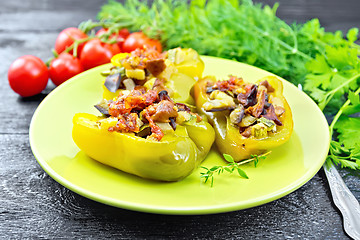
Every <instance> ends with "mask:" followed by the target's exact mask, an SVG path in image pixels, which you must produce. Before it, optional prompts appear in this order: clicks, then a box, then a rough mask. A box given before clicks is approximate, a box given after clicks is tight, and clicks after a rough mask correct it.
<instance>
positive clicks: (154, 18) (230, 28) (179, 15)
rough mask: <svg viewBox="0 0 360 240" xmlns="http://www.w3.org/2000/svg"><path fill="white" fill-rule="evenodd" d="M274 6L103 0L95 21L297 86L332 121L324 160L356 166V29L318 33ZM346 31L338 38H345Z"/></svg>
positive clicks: (315, 24) (213, 0)
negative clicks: (105, 0) (287, 20)
mask: <svg viewBox="0 0 360 240" xmlns="http://www.w3.org/2000/svg"><path fill="white" fill-rule="evenodd" d="M277 7H278V5H277V4H275V5H274V7H272V8H271V7H269V6H267V5H265V6H263V5H261V4H254V3H253V2H252V1H251V0H242V1H238V0H208V1H205V0H193V1H191V2H190V3H189V4H188V3H187V1H180V0H155V1H153V3H151V4H150V5H149V4H148V3H147V2H146V1H145V2H143V1H139V0H127V1H125V3H118V2H115V1H110V2H109V3H107V4H105V5H104V6H103V7H102V9H101V11H100V12H99V14H98V18H99V20H100V22H103V23H105V24H109V25H114V24H120V25H121V26H126V27H128V28H129V29H130V30H133V31H138V30H142V31H143V32H145V33H146V34H147V35H149V36H150V37H153V38H158V39H160V40H161V41H162V43H163V44H164V46H166V48H174V47H178V46H181V47H191V48H194V49H196V50H197V51H198V52H199V53H200V54H204V55H212V56H217V57H222V58H228V59H233V60H237V61H240V62H246V63H248V64H251V65H254V66H257V67H260V68H263V69H265V70H268V71H270V72H273V73H275V74H277V75H279V76H281V77H283V78H285V79H287V80H289V81H290V82H292V83H294V84H295V85H298V84H302V85H303V86H304V90H305V91H306V93H307V94H308V95H309V96H311V97H312V98H313V99H314V100H315V101H316V102H317V103H318V105H319V107H320V109H321V110H323V112H324V114H325V115H326V116H328V117H329V118H330V119H333V120H332V122H331V124H330V127H329V131H330V133H331V135H332V137H333V140H332V141H331V144H330V151H329V155H328V160H332V162H333V163H335V164H337V165H338V164H339V165H341V167H349V168H352V169H360V137H358V135H359V132H360V117H359V112H360V100H359V92H360V80H359V79H360V60H359V53H360V46H359V45H357V44H356V43H355V41H357V35H358V29H356V28H353V29H350V30H349V31H348V33H347V34H346V36H343V33H342V32H340V31H337V32H335V33H332V32H325V31H324V29H323V28H322V27H321V26H320V23H319V21H318V20H317V19H313V20H311V21H309V22H307V23H305V24H292V25H288V24H286V23H285V22H284V21H282V20H281V19H280V18H278V17H276V10H277ZM345 37H346V38H345Z"/></svg>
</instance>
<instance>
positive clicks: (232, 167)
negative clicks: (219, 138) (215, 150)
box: [200, 152, 270, 187]
mask: <svg viewBox="0 0 360 240" xmlns="http://www.w3.org/2000/svg"><path fill="white" fill-rule="evenodd" d="M268 154H270V152H267V153H264V154H262V155H259V156H258V155H251V158H249V159H246V160H243V161H241V162H235V161H234V159H233V157H232V156H231V155H229V154H223V156H224V158H225V160H226V161H227V162H229V164H228V165H226V166H221V165H216V166H213V167H211V168H207V167H204V166H201V168H202V169H205V170H206V172H202V173H200V178H204V179H205V180H204V182H205V183H207V182H208V181H209V180H210V183H211V187H213V186H214V175H216V174H217V175H220V174H221V173H224V172H228V173H233V172H235V171H236V172H237V173H238V174H239V176H240V177H243V178H246V179H248V178H249V177H248V176H247V175H246V173H245V172H244V170H242V169H241V168H240V167H239V166H240V165H243V164H245V163H249V162H252V161H253V162H254V165H255V167H256V166H257V164H258V162H259V160H264V159H265V158H266V156H267V155H268Z"/></svg>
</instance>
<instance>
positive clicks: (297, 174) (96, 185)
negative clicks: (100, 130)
mask: <svg viewBox="0 0 360 240" xmlns="http://www.w3.org/2000/svg"><path fill="white" fill-rule="evenodd" d="M203 60H204V62H205V66H206V67H205V73H204V76H205V75H215V76H217V77H219V78H225V77H227V76H228V75H229V74H232V75H238V76H242V77H243V78H244V79H245V81H254V80H257V79H259V78H262V77H264V76H267V75H273V74H271V73H269V72H266V71H264V70H261V69H258V68H256V67H253V66H249V65H246V64H243V63H239V62H235V61H230V60H225V59H220V58H214V57H203ZM109 66H110V65H103V66H100V67H97V68H94V69H91V70H89V71H86V72H84V73H82V74H79V75H77V76H76V77H74V78H72V79H71V80H69V81H67V82H66V83H64V84H62V85H61V86H59V87H57V88H56V89H55V90H54V91H52V92H51V93H50V94H49V95H48V96H47V97H46V98H45V99H44V101H43V102H42V103H41V104H40V105H39V107H38V108H37V110H36V112H35V114H34V116H33V118H32V121H31V125H30V144H31V148H32V151H33V153H34V156H35V157H36V159H37V160H38V162H39V164H40V165H41V167H42V168H43V169H44V170H45V171H46V172H47V173H48V174H49V175H50V176H51V177H52V178H54V179H55V180H56V181H57V182H59V183H60V184H62V185H63V186H65V187H67V188H69V189H70V190H72V191H74V192H76V193H78V194H80V195H82V196H84V197H87V198H90V199H93V200H95V201H98V202H101V203H105V204H108V205H112V206H116V207H120V208H124V209H130V210H136V211H142V212H151V213H161V214H210V213H220V212H229V211H234V210H240V209H246V208H250V207H254V206H258V205H261V204H265V203H268V202H270V201H273V200H275V199H278V198H280V197H283V196H285V195H287V194H289V193H291V192H293V191H295V190H296V189H298V188H299V187H301V186H302V185H304V184H305V183H306V182H307V181H309V180H310V179H311V178H312V177H313V176H314V175H315V174H316V173H317V172H318V171H319V169H320V168H321V166H322V164H323V163H324V160H325V158H326V155H327V152H328V148H329V139H330V136H329V131H328V125H327V122H326V119H325V117H324V115H323V114H322V112H321V111H320V110H319V108H318V107H317V105H316V104H315V103H314V102H313V101H312V100H311V99H310V98H309V97H308V96H307V95H306V94H304V93H303V92H301V91H300V90H298V89H297V88H296V87H295V86H293V85H292V84H290V83H288V82H286V81H285V80H284V81H283V83H284V95H285V97H286V99H287V100H288V102H289V105H290V107H291V109H292V113H293V119H294V132H293V134H292V137H291V139H290V140H289V141H288V142H287V143H286V144H285V145H283V146H281V147H278V148H276V149H274V150H273V151H272V153H271V154H270V155H269V156H268V157H267V159H266V160H263V161H260V162H259V164H258V166H257V167H256V168H255V167H254V164H253V163H248V164H245V165H243V167H242V169H243V170H245V171H246V173H247V175H248V176H249V179H243V178H240V177H239V176H238V175H236V174H228V173H224V174H222V175H220V176H215V179H214V186H213V187H211V186H210V184H209V183H206V184H205V183H204V182H203V181H202V180H200V171H202V170H201V169H200V168H199V169H197V170H196V171H194V172H193V173H192V174H191V175H190V176H188V177H187V178H185V179H184V180H182V181H180V182H173V183H165V182H156V181H150V180H145V179H142V178H139V177H136V176H133V175H130V174H127V173H124V172H121V171H119V170H116V169H113V168H111V167H108V166H105V165H102V164H100V163H98V162H96V161H95V160H92V159H91V158H89V157H87V156H86V155H85V154H84V153H83V152H81V151H79V148H78V147H77V146H76V145H75V143H74V142H73V140H72V137H71V131H72V118H73V116H74V114H75V113H78V112H88V113H93V114H97V115H98V112H97V110H96V109H95V108H94V107H93V105H94V104H96V103H97V102H98V101H99V100H100V99H101V98H102V86H101V85H102V81H103V77H101V76H100V72H102V71H104V70H107V69H108V68H109ZM139 151H141V149H139ZM202 165H203V166H206V167H211V166H214V165H226V163H225V162H224V161H223V160H222V158H221V155H220V154H219V153H218V152H217V150H216V148H215V147H213V149H212V150H211V151H210V153H209V155H208V157H207V158H206V159H205V161H204V162H203V164H202Z"/></svg>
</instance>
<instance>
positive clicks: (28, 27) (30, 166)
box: [0, 0, 360, 239]
mask: <svg viewBox="0 0 360 240" xmlns="http://www.w3.org/2000/svg"><path fill="white" fill-rule="evenodd" d="M262 2H266V3H269V4H270V5H273V3H274V2H275V1H262ZM280 2H281V4H280V8H279V10H278V14H279V16H280V17H282V18H283V19H285V20H286V21H287V22H288V23H291V22H293V21H297V22H304V21H306V20H309V19H311V18H314V17H318V18H319V19H320V21H321V23H322V24H323V26H324V27H325V28H326V29H327V30H331V31H333V30H337V29H340V30H343V31H345V30H347V29H349V28H351V27H354V26H357V27H359V25H360V24H359V23H360V15H359V14H358V7H359V3H358V1H357V0H346V1H337V0H331V1H330V0H313V1H311V0H282V1H280ZM103 3H104V1H101V0H93V1H73V0H65V1H57V0H39V1H37V0H29V1H20V0H12V1H6V2H5V1H3V2H2V7H1V8H0V62H1V64H0V76H1V83H2V84H0V94H1V101H0V111H1V112H0V114H1V116H2V117H1V118H0V123H1V124H0V238H1V239H14V238H15V239H20V238H29V239H37V238H44V239H49V238H50V239H51V238H56V239H68V238H75V239H108V238H119V239H143V238H146V239H209V238H216V239H264V238H269V239H285V238H291V239H346V238H348V237H347V235H346V234H345V233H344V230H343V227H342V219H341V215H340V213H339V212H338V210H337V209H336V208H335V207H334V205H333V203H332V201H331V195H330V190H329V187H328V184H327V181H326V178H325V176H324V172H323V171H322V170H320V172H319V173H318V174H317V175H316V176H315V177H314V178H313V179H312V180H310V181H309V182H308V183H307V184H305V185H304V186H303V187H301V188H300V189H298V190H297V191H295V192H293V193H291V194H289V195H288V196H286V197H283V198H281V199H279V200H277V201H274V202H271V203H268V204H265V205H263V206H259V207H255V208H252V209H248V210H243V211H235V212H231V213H223V214H214V215H207V216H164V215H155V214H147V213H139V212H133V211H128V210H123V209H118V208H114V207H110V206H107V205H104V204H101V203H97V202H94V201H92V200H89V199H87V198H84V197H82V196H79V195H78V194H76V193H73V192H71V191H70V190H68V189H66V188H64V187H63V186H61V185H60V184H58V183H57V182H55V181H54V180H53V179H52V178H50V177H49V176H48V175H47V174H46V173H45V172H44V171H43V170H42V169H41V167H40V166H39V165H38V163H37V162H36V160H35V158H34V156H33V154H32V152H31V149H30V145H29V140H28V138H29V136H28V133H29V124H30V121H31V117H32V114H33V112H34V111H35V109H36V107H37V106H38V104H39V103H40V102H41V100H42V99H43V98H44V97H45V96H46V94H47V93H49V92H50V91H51V90H52V89H53V88H54V85H52V84H51V83H49V85H48V87H47V89H46V90H45V91H44V93H43V94H41V95H39V96H35V97H32V98H28V99H23V98H20V97H18V96H17V95H16V94H15V93H13V92H12V91H11V89H10V87H9V85H8V83H7V77H6V74H7V69H8V67H9V65H10V63H11V62H12V61H13V60H15V59H16V58H17V57H19V56H21V55H25V54H32V55H36V56H38V57H40V58H42V59H44V60H46V59H47V58H49V57H50V56H51V52H50V49H51V48H52V47H53V44H54V42H55V39H56V36H57V34H58V32H59V31H60V30H62V29H63V28H65V27H69V26H77V25H78V24H79V23H80V22H81V21H83V20H87V19H89V18H95V16H96V13H97V12H98V11H99V8H100V6H101V5H102V4H103ZM341 174H342V176H343V177H344V179H345V182H346V183H347V185H348V186H349V188H350V190H351V191H352V192H353V193H354V194H355V196H356V198H357V199H358V200H359V199H360V192H359V189H360V183H359V182H360V181H359V179H360V176H359V173H356V172H354V171H347V170H341Z"/></svg>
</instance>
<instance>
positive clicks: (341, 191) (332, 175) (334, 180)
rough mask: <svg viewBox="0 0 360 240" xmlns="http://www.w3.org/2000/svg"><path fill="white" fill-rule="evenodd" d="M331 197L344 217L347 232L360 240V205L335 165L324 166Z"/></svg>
mask: <svg viewBox="0 0 360 240" xmlns="http://www.w3.org/2000/svg"><path fill="white" fill-rule="evenodd" d="M323 167H324V171H325V174H326V178H327V179H328V182H329V186H330V190H331V195H332V197H333V200H334V203H335V205H336V207H337V208H338V209H339V210H340V212H341V214H342V215H343V221H344V229H345V232H346V233H347V234H348V235H349V236H350V237H352V238H354V239H359V240H360V204H359V202H358V200H357V199H356V198H355V197H354V195H353V194H352V193H351V192H350V190H349V188H348V187H347V186H346V184H345V183H344V181H343V179H342V178H341V176H340V174H339V172H338V171H337V170H336V168H335V167H334V165H333V164H329V166H328V165H327V164H326V163H325V164H324V165H323Z"/></svg>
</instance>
